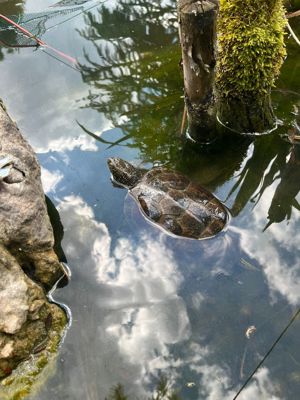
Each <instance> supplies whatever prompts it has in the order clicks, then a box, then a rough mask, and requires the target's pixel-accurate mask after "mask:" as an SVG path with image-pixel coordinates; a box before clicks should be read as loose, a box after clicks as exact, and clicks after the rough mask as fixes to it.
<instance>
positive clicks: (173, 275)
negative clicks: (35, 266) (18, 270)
mask: <svg viewBox="0 0 300 400" xmlns="http://www.w3.org/2000/svg"><path fill="white" fill-rule="evenodd" d="M53 3H54V1H51V0H44V1H40V0H28V1H24V2H23V3H22V2H20V1H13V0H11V1H5V0H4V1H3V0H2V1H0V12H1V13H2V14H5V15H18V14H20V15H23V17H22V18H23V19H24V18H25V19H26V18H27V19H28V20H30V22H28V27H29V26H30V28H31V29H36V30H35V32H36V34H39V35H40V37H41V38H42V40H44V41H45V42H46V43H48V44H49V45H51V46H53V47H55V48H57V49H59V50H60V51H63V52H64V53H66V54H67V55H69V56H71V57H74V58H76V59H77V60H78V62H79V67H78V68H77V67H75V68H74V65H72V63H71V62H70V61H69V60H67V59H65V58H63V57H61V56H60V55H58V54H57V53H55V52H54V51H51V49H47V50H46V51H47V52H46V51H42V50H40V49H38V50H36V49H34V48H18V49H15V48H9V49H7V48H4V47H2V48H0V60H1V61H0V76H1V93H0V95H1V98H2V99H3V101H4V103H5V104H6V106H7V108H8V110H9V113H10V114H11V116H12V117H13V119H14V120H15V121H17V123H18V125H19V127H20V129H21V131H22V132H23V134H24V136H25V137H26V138H27V139H28V140H29V142H30V143H31V145H32V146H33V148H34V150H35V151H36V153H37V155H38V158H39V160H40V163H41V166H42V179H43V185H44V189H45V193H46V194H47V197H48V199H49V205H50V208H51V214H52V218H53V225H54V229H55V234H56V237H57V240H62V248H63V253H64V254H63V253H62V251H61V257H62V259H63V258H64V257H65V258H66V260H67V263H68V265H69V267H70V269H71V271H72V278H71V281H70V282H69V284H68V285H67V286H65V287H63V288H60V289H57V290H56V292H55V293H54V298H55V300H56V301H58V302H61V303H64V304H66V305H67V306H68V307H69V308H70V310H71V312H72V321H71V324H70V328H69V329H68V332H67V335H66V337H65V339H64V342H63V343H62V346H61V349H60V354H59V357H58V361H57V365H56V368H55V370H53V371H52V374H51V376H50V377H49V379H48V380H47V382H46V383H45V384H44V385H43V386H42V387H41V388H40V389H39V392H38V393H32V395H31V396H30V399H31V400H53V399H56V400H66V399H71V400H82V399H86V400H102V399H103V400H104V399H105V398H106V397H107V396H108V395H109V393H111V398H112V399H114V398H115V399H119V398H123V397H120V396H119V397H118V396H117V391H115V395H112V388H113V387H115V386H116V385H122V387H123V390H124V392H125V393H126V394H127V395H128V399H147V398H150V397H151V396H152V395H153V393H154V391H155V388H156V387H157V385H158V383H159V382H161V380H162V377H163V378H164V379H166V380H167V382H168V385H169V387H170V388H172V390H175V391H176V393H177V396H178V398H179V399H184V400H200V399H210V400H220V399H222V400H224V399H225V400H227V399H228V400H229V399H233V398H234V396H235V395H236V394H237V393H238V391H239V389H240V388H241V386H242V385H243V383H244V382H245V381H246V380H247V378H248V377H250V375H251V373H252V372H253V371H254V370H255V368H256V367H257V366H258V364H259V362H260V361H261V360H262V359H263V357H264V356H265V355H267V353H268V351H269V350H270V349H271V347H272V345H273V343H274V342H275V341H276V340H277V339H278V338H279V336H280V335H281V333H282V331H283V330H284V329H285V328H286V327H287V326H288V324H289V323H290V321H291V319H292V317H293V315H294V314H295V312H297V310H298V308H299V305H300V259H299V242H300V241H299V239H300V236H299V229H300V205H299V203H300V195H299V191H300V145H297V144H295V145H293V144H292V143H291V142H290V141H289V140H288V139H287V134H288V132H289V131H290V130H291V129H293V125H294V124H295V122H296V120H297V118H298V123H299V124H300V121H299V114H298V116H297V108H298V107H300V74H299V67H300V53H299V47H297V45H296V43H295V42H294V41H293V40H292V39H291V38H289V39H288V38H287V44H288V57H287V60H286V62H285V65H284V67H283V69H282V74H281V76H280V79H279V80H278V84H277V87H276V89H274V91H273V96H272V101H273V106H274V109H275V112H276V115H277V117H278V118H279V119H280V120H281V121H282V122H281V125H280V127H279V128H278V129H277V130H276V131H275V132H274V133H273V134H272V135H267V136H262V137H258V138H256V139H255V140H249V141H247V142H243V141H239V140H237V139H236V138H232V139H231V140H230V139H228V141H227V143H226V146H223V147H222V149H214V151H209V150H208V149H199V148H198V149H196V148H194V147H193V146H191V145H189V144H184V143H183V142H182V140H181V139H180V125H181V119H182V113H183V99H182V95H183V92H182V77H181V72H180V68H179V65H178V64H179V60H180V50H179V44H178V38H177V27H176V14H175V1H158V0H153V1H148V0H119V1H117V0H115V1H113V0H107V1H105V2H103V3H102V2H99V1H94V2H93V1H86V2H83V1H78V0H77V1H71V0H70V1H67V0H65V1H62V2H60V4H58V5H57V6H56V7H49V6H51V5H53ZM34 13H38V14H34ZM28 15H29V16H28ZM297 23H298V25H297ZM291 25H292V26H293V28H294V29H295V31H296V32H297V33H298V35H299V36H300V28H299V20H297V19H294V20H293V21H292V20H291ZM0 34H1V33H0ZM2 34H3V35H4V33H2ZM5 34H6V33H5ZM9 34H10V35H13V33H11V32H10V33H9ZM7 40H14V38H13V36H10V38H9V39H7ZM54 57H55V58H54ZM298 134H299V133H298ZM111 156H119V157H122V158H124V159H126V160H128V161H132V162H134V163H135V164H136V165H141V164H143V166H146V167H151V166H152V165H167V166H169V167H170V168H174V169H177V170H180V171H182V172H184V173H185V174H186V175H188V176H189V177H190V178H192V179H193V180H195V181H197V182H199V183H200V184H202V185H203V186H205V187H206V188H207V189H209V190H211V191H212V192H213V193H214V194H215V195H216V196H217V197H218V198H220V199H221V200H222V201H223V202H224V203H225V204H226V206H227V207H228V208H229V209H230V210H231V214H232V217H231V220H230V223H229V226H228V228H227V230H226V231H225V232H223V233H221V234H219V235H217V236H216V237H215V238H212V239H209V240H203V241H196V240H188V239H182V238H176V237H172V236H170V235H167V234H166V233H164V232H163V231H161V230H160V229H158V228H157V227H155V226H153V225H152V224H151V223H149V222H147V221H146V220H145V219H144V217H143V216H142V215H141V214H140V212H139V210H138V208H137V206H136V205H135V203H134V201H133V200H132V199H131V198H130V197H129V196H128V195H127V192H126V191H125V190H122V189H119V188H116V187H114V186H113V185H112V183H111V181H110V174H109V171H108V168H107V165H106V161H107V158H108V157H111ZM54 206H55V207H54ZM55 208H56V209H57V211H58V212H59V216H60V220H59V217H58V214H57V212H56V210H55ZM253 327H255V329H254V328H253ZM299 329H300V321H299V318H298V319H296V320H295V321H293V322H292V323H291V324H290V326H289V327H288V329H287V330H286V332H285V334H284V335H283V336H282V337H281V338H280V340H279V341H278V343H277V345H276V346H275V347H274V348H273V349H272V351H270V353H269V354H268V356H267V357H266V359H265V361H264V362H263V364H262V366H261V368H260V369H259V370H258V371H257V373H256V374H255V376H254V377H253V378H252V379H251V380H250V381H249V383H248V385H247V386H246V387H245V389H244V390H243V391H242V392H241V394H240V395H239V396H238V398H239V399H249V400H252V399H255V398H257V399H260V400H261V399H268V400H269V399H288V400H293V399H295V400H296V399H298V398H299V391H300V335H299ZM247 336H248V337H247ZM0 397H1V396H0ZM174 399H175V397H174Z"/></svg>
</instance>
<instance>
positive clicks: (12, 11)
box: [0, 0, 24, 61]
mask: <svg viewBox="0 0 300 400" xmlns="http://www.w3.org/2000/svg"><path fill="white" fill-rule="evenodd" d="M0 4H1V14H3V15H19V14H23V12H24V5H23V0H13V1H4V2H3V1H2V2H1V1H0ZM3 27H4V28H6V24H5V25H3ZM3 35H5V38H6V39H9V41H12V42H15V40H13V38H14V36H15V32H14V31H10V32H9V33H7V32H1V20H0V61H2V60H3V59H4V55H5V51H6V52H7V53H12V52H13V51H14V49H13V48H10V47H9V48H7V49H6V50H4V47H2V46H3V44H2V43H1V37H2V36H3ZM7 36H8V38H7Z"/></svg>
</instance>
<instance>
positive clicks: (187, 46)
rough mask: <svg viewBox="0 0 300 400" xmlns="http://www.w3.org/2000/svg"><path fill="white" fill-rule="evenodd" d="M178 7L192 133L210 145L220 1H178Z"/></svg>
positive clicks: (213, 123) (187, 103)
mask: <svg viewBox="0 0 300 400" xmlns="http://www.w3.org/2000/svg"><path fill="white" fill-rule="evenodd" d="M177 8H178V21H179V36H180V42H181V48H182V66H183V74H184V89H185V104H186V107H187V111H188V120H189V134H190V136H191V137H192V138H193V139H195V140H197V141H201V142H210V141H211V140H212V139H213V136H214V131H215V124H216V117H215V99H214V76H215V65H216V28H217V12H218V1H217V0H203V1H197V0H178V2H177Z"/></svg>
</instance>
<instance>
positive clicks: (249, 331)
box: [245, 325, 256, 339]
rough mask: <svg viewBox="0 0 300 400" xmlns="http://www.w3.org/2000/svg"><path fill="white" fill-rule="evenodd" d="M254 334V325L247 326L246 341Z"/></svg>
mask: <svg viewBox="0 0 300 400" xmlns="http://www.w3.org/2000/svg"><path fill="white" fill-rule="evenodd" d="M255 332H256V327H255V326H254V325H251V326H249V328H248V329H247V330H246V332H245V336H246V338H247V339H250V338H251V337H252V336H253V335H254V334H255Z"/></svg>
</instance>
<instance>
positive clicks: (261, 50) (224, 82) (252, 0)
mask: <svg viewBox="0 0 300 400" xmlns="http://www.w3.org/2000/svg"><path fill="white" fill-rule="evenodd" d="M284 14H285V11H284V7H283V2H282V0H264V1H261V0H221V1H220V15H219V21H218V46H219V57H218V60H219V61H218V68H217V77H216V84H217V90H218V93H219V96H220V97H222V98H228V99H230V98H239V99H242V98H253V97H254V98H257V99H259V98H261V97H265V95H268V94H269V93H270V90H271V88H272V86H274V83H275V80H276V78H277V77H278V75H279V71H280V67H281V65H282V63H283V60H284V57H285V55H286V52H285V46H284V28H285V25H286V20H285V17H284Z"/></svg>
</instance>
